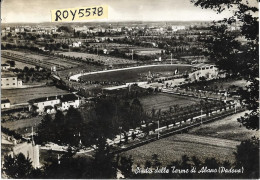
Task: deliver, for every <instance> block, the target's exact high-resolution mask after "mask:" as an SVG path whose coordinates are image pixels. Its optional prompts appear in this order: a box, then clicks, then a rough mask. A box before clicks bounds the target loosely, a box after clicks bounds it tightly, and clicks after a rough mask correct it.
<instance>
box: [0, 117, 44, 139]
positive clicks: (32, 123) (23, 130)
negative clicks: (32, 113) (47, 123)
mask: <svg viewBox="0 0 260 180" xmlns="http://www.w3.org/2000/svg"><path fill="white" fill-rule="evenodd" d="M41 120H42V117H41V116H38V117H33V118H30V119H21V120H17V121H7V122H2V123H1V124H2V126H3V127H5V128H8V129H10V130H15V132H17V133H19V134H23V135H24V134H29V133H31V130H32V129H31V128H32V127H34V128H35V127H37V126H38V125H39V123H40V122H41Z"/></svg>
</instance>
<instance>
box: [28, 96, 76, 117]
mask: <svg viewBox="0 0 260 180" xmlns="http://www.w3.org/2000/svg"><path fill="white" fill-rule="evenodd" d="M28 103H29V111H36V112H38V113H39V114H43V113H48V114H52V113H55V112H56V110H61V111H65V110H68V109H69V107H70V106H73V107H74V108H78V107H79V105H80V100H79V97H78V96H76V95H75V94H64V95H57V96H49V97H42V98H37V99H32V100H29V101H28Z"/></svg>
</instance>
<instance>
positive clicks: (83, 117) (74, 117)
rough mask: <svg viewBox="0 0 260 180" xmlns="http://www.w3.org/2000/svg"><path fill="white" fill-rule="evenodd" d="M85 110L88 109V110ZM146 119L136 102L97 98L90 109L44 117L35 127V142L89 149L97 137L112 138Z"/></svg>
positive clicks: (70, 110)
mask: <svg viewBox="0 0 260 180" xmlns="http://www.w3.org/2000/svg"><path fill="white" fill-rule="evenodd" d="M87 108H88V109H87ZM146 118H147V115H146V114H145V112H144V111H143V108H142V105H141V103H140V101H139V100H138V99H134V100H133V101H132V102H131V101H125V100H120V99H117V98H113V99H111V98H106V99H103V98H102V99H99V100H98V102H97V103H95V104H94V106H93V107H85V108H84V109H82V110H81V112H80V111H78V110H77V109H74V108H73V107H71V108H69V110H68V112H67V114H66V115H64V114H63V113H62V112H61V111H57V113H56V114H55V117H54V118H52V116H51V115H49V114H47V115H45V116H44V118H43V120H42V122H41V124H40V125H39V127H38V136H37V137H36V138H35V139H36V141H37V142H38V143H44V142H50V141H52V142H54V143H58V144H65V145H67V144H69V145H71V146H76V147H78V146H81V145H82V146H85V147H89V146H92V145H95V144H96V143H97V141H98V140H99V139H100V138H105V139H107V138H110V139H113V138H114V137H115V136H116V135H117V134H119V133H120V129H122V131H123V132H124V131H128V130H129V129H131V128H136V127H139V126H140V124H141V122H142V121H143V120H144V119H146Z"/></svg>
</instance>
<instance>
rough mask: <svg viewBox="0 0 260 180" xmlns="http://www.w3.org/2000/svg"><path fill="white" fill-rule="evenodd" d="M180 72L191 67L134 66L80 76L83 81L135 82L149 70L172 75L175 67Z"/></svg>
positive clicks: (144, 79)
mask: <svg viewBox="0 0 260 180" xmlns="http://www.w3.org/2000/svg"><path fill="white" fill-rule="evenodd" d="M177 68H178V69H179V71H180V72H185V71H189V70H190V68H191V67H189V66H182V65H162V66H150V67H143V68H134V69H127V70H120V71H112V72H104V73H99V74H89V75H85V76H82V77H81V79H83V80H85V81H120V82H137V81H146V80H147V75H148V74H149V71H150V72H151V73H153V74H161V73H163V74H169V75H173V72H174V71H175V70H176V69H177Z"/></svg>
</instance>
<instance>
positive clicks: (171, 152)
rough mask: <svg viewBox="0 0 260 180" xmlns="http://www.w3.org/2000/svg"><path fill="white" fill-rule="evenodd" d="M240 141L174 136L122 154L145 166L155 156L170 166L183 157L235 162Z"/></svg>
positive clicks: (183, 135) (188, 135)
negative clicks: (235, 153) (213, 158)
mask: <svg viewBox="0 0 260 180" xmlns="http://www.w3.org/2000/svg"><path fill="white" fill-rule="evenodd" d="M239 144H240V141H233V140H226V139H220V138H212V137H205V136H198V135H191V134H178V135H173V136H170V137H167V138H164V139H161V140H158V141H154V142H152V143H149V144H146V145H143V146H141V147H137V148H135V149H132V150H129V151H126V152H124V153H122V154H123V155H125V156H130V155H131V156H132V157H133V159H134V163H135V164H137V163H139V164H145V161H146V160H147V159H148V160H149V159H152V155H153V154H157V155H158V156H159V160H160V161H161V162H162V165H163V166H165V165H167V164H170V163H171V162H172V161H174V160H180V159H181V157H182V156H183V155H187V156H189V157H192V156H196V157H198V158H199V159H201V160H204V159H206V158H211V157H215V158H216V159H217V160H219V161H224V160H229V161H231V162H233V161H234V154H233V152H235V151H236V146H237V145H239Z"/></svg>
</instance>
